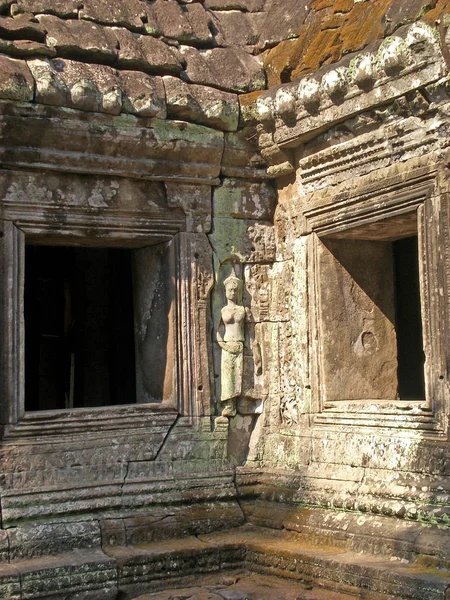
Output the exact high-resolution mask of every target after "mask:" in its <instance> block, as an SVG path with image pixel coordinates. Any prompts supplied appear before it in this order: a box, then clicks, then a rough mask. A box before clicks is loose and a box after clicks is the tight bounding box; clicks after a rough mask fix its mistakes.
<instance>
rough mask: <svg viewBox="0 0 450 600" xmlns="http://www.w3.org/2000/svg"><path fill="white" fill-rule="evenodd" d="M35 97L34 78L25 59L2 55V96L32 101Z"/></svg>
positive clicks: (0, 61) (0, 96)
mask: <svg viewBox="0 0 450 600" xmlns="http://www.w3.org/2000/svg"><path fill="white" fill-rule="evenodd" d="M33 97H34V79H33V76H32V75H31V72H30V69H29V68H28V66H27V63H26V62H25V61H21V60H15V59H14V58H9V57H7V56H0V98H2V99H3V100H16V101H17V102H31V101H32V100H33Z"/></svg>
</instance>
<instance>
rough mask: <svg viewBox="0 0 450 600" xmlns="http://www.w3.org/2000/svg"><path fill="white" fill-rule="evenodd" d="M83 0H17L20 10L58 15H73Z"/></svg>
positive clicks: (64, 16)
mask: <svg viewBox="0 0 450 600" xmlns="http://www.w3.org/2000/svg"><path fill="white" fill-rule="evenodd" d="M82 5H83V0H17V7H18V9H19V10H20V11H21V12H25V13H33V14H35V15H36V14H42V13H48V14H50V15H56V16H58V17H63V18H67V17H75V16H76V15H77V14H78V9H79V8H81V6H82Z"/></svg>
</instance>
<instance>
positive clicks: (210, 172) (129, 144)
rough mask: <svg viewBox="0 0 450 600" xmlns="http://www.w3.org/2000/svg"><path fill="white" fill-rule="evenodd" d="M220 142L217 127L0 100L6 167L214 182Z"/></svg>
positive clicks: (0, 150) (1, 151)
mask: <svg viewBox="0 0 450 600" xmlns="http://www.w3.org/2000/svg"><path fill="white" fill-rule="evenodd" d="M44 126H45V128H46V132H47V135H46V136H45V139H44V138H42V135H41V132H42V127H44ZM223 146H224V134H223V133H222V132H219V131H216V130H214V129H210V128H208V127H205V126H203V125H195V124H192V123H187V122H184V121H164V120H162V119H157V118H153V119H152V118H143V117H142V118H139V117H134V116H131V115H120V116H112V115H101V114H97V113H96V114H92V113H83V112H82V111H73V110H70V109H64V108H56V107H51V106H42V105H31V104H16V103H8V102H4V103H0V157H1V160H2V163H3V165H8V166H9V167H13V166H18V167H25V168H29V169H33V168H36V169H39V170H42V169H45V170H49V171H64V172H72V173H82V174H89V173H92V174H97V175H101V174H104V175H108V176H120V177H127V178H148V179H155V180H164V179H173V180H179V181H180V180H181V181H185V182H197V183H208V184H212V185H214V184H217V183H219V180H218V176H219V174H220V163H221V160H222V154H223ZM86 148H89V149H90V152H89V153H87V152H86ZM105 149H107V150H105Z"/></svg>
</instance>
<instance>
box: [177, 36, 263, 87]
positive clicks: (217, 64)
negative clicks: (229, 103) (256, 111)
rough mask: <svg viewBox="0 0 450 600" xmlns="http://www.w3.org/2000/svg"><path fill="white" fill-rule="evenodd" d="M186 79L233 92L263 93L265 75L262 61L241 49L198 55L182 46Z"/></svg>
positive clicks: (215, 49)
mask: <svg viewBox="0 0 450 600" xmlns="http://www.w3.org/2000/svg"><path fill="white" fill-rule="evenodd" d="M180 51H181V54H182V56H183V58H184V59H185V61H186V65H187V66H186V75H187V78H188V80H189V81H190V82H192V83H200V84H203V85H210V86H212V87H218V88H221V89H224V90H228V91H232V92H250V91H253V90H257V89H262V88H263V87H264V85H265V75H264V72H263V70H262V68H261V66H260V64H259V63H258V61H257V60H256V59H255V58H253V57H252V56H249V55H248V54H247V53H246V52H245V51H244V50H242V49H240V48H213V49H212V50H204V51H198V50H195V49H194V48H189V47H187V46H182V47H181V49H180Z"/></svg>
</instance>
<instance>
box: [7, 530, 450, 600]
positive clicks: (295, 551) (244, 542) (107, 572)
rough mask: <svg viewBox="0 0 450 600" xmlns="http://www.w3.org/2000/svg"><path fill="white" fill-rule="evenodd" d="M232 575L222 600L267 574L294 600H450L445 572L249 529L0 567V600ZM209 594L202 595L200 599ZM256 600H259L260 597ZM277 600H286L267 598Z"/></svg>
mask: <svg viewBox="0 0 450 600" xmlns="http://www.w3.org/2000/svg"><path fill="white" fill-rule="evenodd" d="M236 572H241V573H245V576H244V577H240V579H239V581H240V582H241V583H240V584H239V585H240V587H239V586H237V587H235V589H231V590H229V591H230V592H233V594H234V596H233V595H231V596H230V597H229V599H227V600H239V593H241V592H242V593H246V592H248V595H249V598H251V594H250V590H245V589H244V588H243V587H242V586H243V585H244V583H243V582H245V579H246V578H251V577H253V576H256V574H257V575H258V576H261V575H262V576H269V577H270V581H272V582H278V583H277V585H281V583H280V582H282V581H285V582H286V581H288V582H290V584H296V585H298V586H300V588H299V589H298V590H297V596H293V598H296V600H348V598H354V597H358V598H365V599H367V600H393V599H395V600H450V572H449V571H443V570H442V571H441V570H437V569H426V568H424V567H421V566H420V565H418V564H417V563H408V562H406V561H405V562H403V561H400V560H388V559H387V558H386V557H380V556H373V555H368V554H359V553H357V552H353V551H348V550H345V549H343V548H342V547H333V546H331V545H329V544H328V545H323V546H321V545H317V544H315V545H313V544H312V543H311V541H310V540H309V541H308V539H307V538H305V537H304V536H302V535H301V534H293V533H287V532H285V531H275V530H268V529H263V528H258V527H254V526H251V527H248V526H246V527H242V528H238V529H234V530H231V531H227V532H217V533H212V534H208V535H202V536H197V537H186V538H177V539H171V540H165V541H158V542H153V543H148V544H142V545H138V546H128V547H119V546H114V547H112V546H111V547H107V548H104V549H103V551H102V550H92V551H82V550H79V551H75V552H70V553H67V554H61V555H58V556H46V557H39V558H34V559H32V560H18V561H15V562H14V564H11V565H10V564H3V565H1V566H0V598H2V599H7V600H37V599H39V600H60V599H61V598H65V599H66V598H67V599H72V598H73V599H75V598H76V600H117V598H118V597H120V598H121V600H130V599H132V598H137V597H139V596H140V595H142V594H147V595H149V594H157V595H156V596H153V598H161V599H165V596H163V595H162V594H163V593H165V590H170V589H173V588H183V587H186V586H188V587H190V588H192V587H199V582H200V580H201V578H204V577H206V576H209V577H212V578H213V581H212V582H211V585H212V586H213V587H214V586H216V588H217V585H219V586H221V585H222V584H221V583H220V581H219V582H218V579H220V578H221V577H223V576H227V577H228V576H229V574H230V573H236ZM237 581H238V580H237ZM233 585H234V584H233ZM236 585H237V584H236ZM255 585H256V584H255ZM273 585H275V584H273ZM200 587H201V586H200ZM228 587H230V585H228ZM213 591H214V590H212V589H211V590H209V591H207V592H204V593H203V592H202V594H203V596H205V593H206V597H207V595H208V594H210V592H211V593H212V592H213ZM214 593H215V592H214ZM221 593H222V595H223V593H224V592H221ZM158 594H159V596H158ZM327 594H328V595H327ZM216 596H217V594H216ZM219 596H220V594H219ZM201 597H202V596H199V600H200V598H201ZM241 597H242V596H241ZM256 597H257V598H258V600H265V599H264V597H263V596H262V595H261V594H260V595H259V596H256ZM277 597H280V598H284V597H286V598H287V597H288V596H283V595H282V594H281V593H280V594H276V595H275V596H273V598H277ZM181 598H182V596H181ZM213 598H214V597H212V598H211V600H213Z"/></svg>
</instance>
